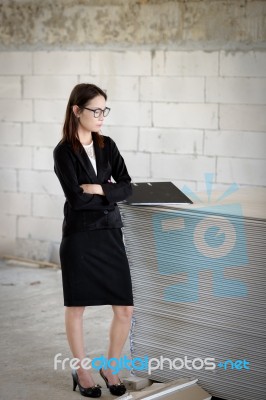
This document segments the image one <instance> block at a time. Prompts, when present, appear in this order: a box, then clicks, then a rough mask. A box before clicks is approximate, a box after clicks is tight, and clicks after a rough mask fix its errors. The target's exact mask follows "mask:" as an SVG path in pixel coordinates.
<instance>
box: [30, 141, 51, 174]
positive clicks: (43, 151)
mask: <svg viewBox="0 0 266 400" xmlns="http://www.w3.org/2000/svg"><path fill="white" fill-rule="evenodd" d="M33 169H41V170H46V171H49V170H53V169H54V160H53V149H52V148H50V147H36V148H34V153H33Z"/></svg>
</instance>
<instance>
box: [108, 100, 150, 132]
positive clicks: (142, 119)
mask: <svg viewBox="0 0 266 400" xmlns="http://www.w3.org/2000/svg"><path fill="white" fill-rule="evenodd" d="M109 104H110V107H111V109H112V113H111V112H110V115H108V125H111V126H151V103H146V102H145V103H144V102H143V103H140V102H130V101H124V102H120V101H111V102H110V103H109Z"/></svg>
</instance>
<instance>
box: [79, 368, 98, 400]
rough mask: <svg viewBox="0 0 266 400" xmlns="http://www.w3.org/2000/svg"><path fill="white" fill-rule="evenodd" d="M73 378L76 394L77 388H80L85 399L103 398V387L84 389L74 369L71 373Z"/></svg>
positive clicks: (96, 386) (95, 386)
mask: <svg viewBox="0 0 266 400" xmlns="http://www.w3.org/2000/svg"><path fill="white" fill-rule="evenodd" d="M71 374H72V378H73V392H75V390H76V387H77V386H78V387H79V391H80V394H81V395H82V396H85V397H94V398H96V397H101V394H102V391H101V386H100V385H98V384H97V385H94V386H91V387H88V388H84V387H83V386H81V384H80V383H79V377H78V373H77V370H76V369H74V370H73V369H72V371H71Z"/></svg>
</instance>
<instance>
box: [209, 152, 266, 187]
mask: <svg viewBox="0 0 266 400" xmlns="http://www.w3.org/2000/svg"><path fill="white" fill-rule="evenodd" d="M265 171H266V160H265V159H264V160H252V159H243V158H228V157H224V158H223V157H220V158H218V162H217V180H218V181H219V182H224V183H228V184H229V183H231V182H237V183H238V184H248V183H249V182H252V183H253V185H257V186H260V185H262V186H266V174H265Z"/></svg>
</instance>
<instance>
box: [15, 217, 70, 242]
mask: <svg viewBox="0 0 266 400" xmlns="http://www.w3.org/2000/svg"><path fill="white" fill-rule="evenodd" d="M59 217H61V215H60V216H59ZM61 235H62V223H61V221H60V219H55V218H37V217H23V216H21V217H19V218H18V230H17V237H18V238H22V239H29V238H34V239H38V240H46V241H48V242H51V241H54V242H59V241H60V239H61Z"/></svg>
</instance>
